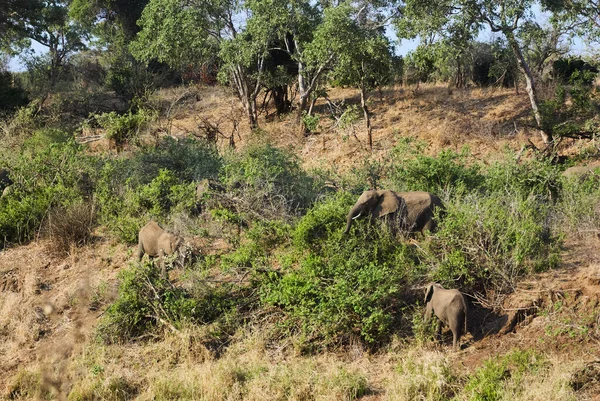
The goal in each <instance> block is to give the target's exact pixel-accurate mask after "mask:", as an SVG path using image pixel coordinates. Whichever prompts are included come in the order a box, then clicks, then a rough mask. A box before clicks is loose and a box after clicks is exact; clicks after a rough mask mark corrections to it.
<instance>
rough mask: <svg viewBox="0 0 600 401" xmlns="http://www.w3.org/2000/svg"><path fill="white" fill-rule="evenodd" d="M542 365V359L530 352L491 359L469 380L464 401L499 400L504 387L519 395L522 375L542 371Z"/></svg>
mask: <svg viewBox="0 0 600 401" xmlns="http://www.w3.org/2000/svg"><path fill="white" fill-rule="evenodd" d="M544 365H545V360H544V358H542V357H541V356H540V355H537V354H535V353H534V352H532V351H513V352H511V353H509V354H506V355H504V356H503V357H493V358H490V359H488V360H487V361H486V362H485V363H484V364H483V367H481V368H479V369H478V370H477V371H476V372H475V373H474V374H473V375H472V376H471V377H470V378H469V381H468V382H467V384H466V385H465V387H464V390H463V392H464V393H466V394H465V396H466V397H467V398H466V399H468V400H472V401H496V400H501V399H503V395H504V391H505V388H506V387H510V388H512V389H514V391H515V393H516V394H519V393H520V392H521V391H522V388H521V382H522V380H523V375H524V374H532V373H534V372H535V371H538V370H540V369H543V368H544Z"/></svg>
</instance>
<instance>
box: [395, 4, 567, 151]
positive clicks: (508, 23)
mask: <svg viewBox="0 0 600 401" xmlns="http://www.w3.org/2000/svg"><path fill="white" fill-rule="evenodd" d="M556 3H557V4H554V5H553V6H554V7H555V10H558V9H559V8H560V7H561V6H560V4H558V3H559V2H556ZM537 4H538V2H537V1H535V0H516V1H515V0H476V1H472V0H433V1H429V0H427V1H425V0H407V1H406V4H405V6H404V7H403V17H404V18H402V19H401V20H400V21H399V22H398V23H397V27H398V30H399V32H400V33H404V32H405V31H406V30H408V31H416V32H419V33H422V32H429V33H432V32H438V31H442V30H450V29H451V28H452V27H457V29H459V30H460V29H462V28H468V30H469V31H472V32H478V31H479V30H480V29H481V28H482V27H483V26H487V27H488V28H489V29H490V30H491V31H492V32H498V33H500V34H502V35H503V37H504V38H505V39H506V41H507V43H508V47H509V48H510V49H511V51H512V53H513V55H514V57H515V59H516V61H517V66H518V68H519V70H520V71H521V73H522V74H523V76H524V77H525V82H526V90H527V94H528V95H529V99H530V103H531V108H532V111H533V115H534V118H535V121H536V125H537V127H538V129H539V130H540V133H541V136H542V140H543V142H544V143H545V144H547V145H548V144H550V143H551V142H552V133H551V132H548V131H545V130H544V127H545V124H544V122H543V116H542V114H541V113H540V109H539V100H538V91H537V88H536V82H535V79H534V76H533V73H532V71H531V68H530V66H529V63H528V62H527V59H526V57H525V54H524V51H523V46H524V45H523V42H522V40H521V38H519V34H520V33H521V31H522V30H523V27H525V26H528V25H530V24H531V23H532V22H534V20H535V15H534V12H533V8H534V6H535V5H537ZM541 6H542V7H543V9H550V8H549V7H548V4H546V3H544V4H541ZM407 21H408V22H407Z"/></svg>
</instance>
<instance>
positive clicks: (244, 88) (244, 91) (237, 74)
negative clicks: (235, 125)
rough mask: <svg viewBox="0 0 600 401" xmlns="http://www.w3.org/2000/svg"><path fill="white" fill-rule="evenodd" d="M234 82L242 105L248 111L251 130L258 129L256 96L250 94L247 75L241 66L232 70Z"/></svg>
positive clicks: (247, 115)
mask: <svg viewBox="0 0 600 401" xmlns="http://www.w3.org/2000/svg"><path fill="white" fill-rule="evenodd" d="M232 75H233V82H234V83H235V87H236V89H237V91H238V98H239V99H240V102H241V103H242V107H243V108H244V110H245V111H246V117H247V118H248V123H249V124H250V128H251V129H254V128H257V127H258V113H257V110H256V95H254V94H253V93H252V92H250V89H249V88H248V81H247V77H246V74H245V73H244V70H243V68H242V67H241V66H239V65H237V66H235V67H234V68H233V70H232Z"/></svg>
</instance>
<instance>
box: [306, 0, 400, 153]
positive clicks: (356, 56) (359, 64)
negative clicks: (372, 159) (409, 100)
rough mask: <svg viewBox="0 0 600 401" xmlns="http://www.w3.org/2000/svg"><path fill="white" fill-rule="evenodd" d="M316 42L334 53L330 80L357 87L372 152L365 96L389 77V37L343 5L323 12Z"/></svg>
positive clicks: (390, 68)
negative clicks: (323, 15)
mask: <svg viewBox="0 0 600 401" xmlns="http://www.w3.org/2000/svg"><path fill="white" fill-rule="evenodd" d="M361 22H362V24H361ZM315 43H318V44H319V45H320V46H321V47H322V48H324V49H326V50H325V51H327V52H331V53H333V54H335V59H334V61H333V70H332V73H331V77H332V78H333V79H334V80H335V81H336V82H337V83H338V84H341V85H348V86H352V87H355V88H358V90H359V92H360V104H361V107H362V110H363V115H364V118H365V123H366V128H367V135H368V138H369V148H371V149H372V148H373V137H372V128H371V118H370V113H369V109H368V106H367V94H368V92H369V91H370V90H373V89H374V88H375V87H377V86H380V85H382V84H384V83H386V82H388V81H389V80H390V78H391V70H392V50H391V46H390V42H389V40H388V38H387V37H386V36H385V35H384V32H383V30H382V29H372V28H370V27H368V25H367V24H366V23H365V21H360V19H358V18H357V15H356V14H354V9H353V8H352V7H351V6H350V4H348V3H344V4H342V5H340V6H338V7H336V8H329V9H327V10H325V18H324V20H323V24H322V25H321V26H319V28H318V29H317V31H316V32H315Z"/></svg>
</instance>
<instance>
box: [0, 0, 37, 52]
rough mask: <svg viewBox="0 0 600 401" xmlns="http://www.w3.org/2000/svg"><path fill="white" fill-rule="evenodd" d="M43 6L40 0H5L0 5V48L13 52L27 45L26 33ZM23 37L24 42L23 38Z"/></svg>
mask: <svg viewBox="0 0 600 401" xmlns="http://www.w3.org/2000/svg"><path fill="white" fill-rule="evenodd" d="M43 8H44V2H42V1H41V0H5V1H3V2H2V6H1V7H0V49H1V50H2V51H4V52H8V53H15V52H18V50H20V48H22V47H24V46H27V45H28V42H27V41H26V39H27V38H28V33H29V32H30V29H31V27H33V26H36V25H37V19H38V17H39V13H40V12H41V10H42V9H43ZM24 39H25V42H23V40H24Z"/></svg>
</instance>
